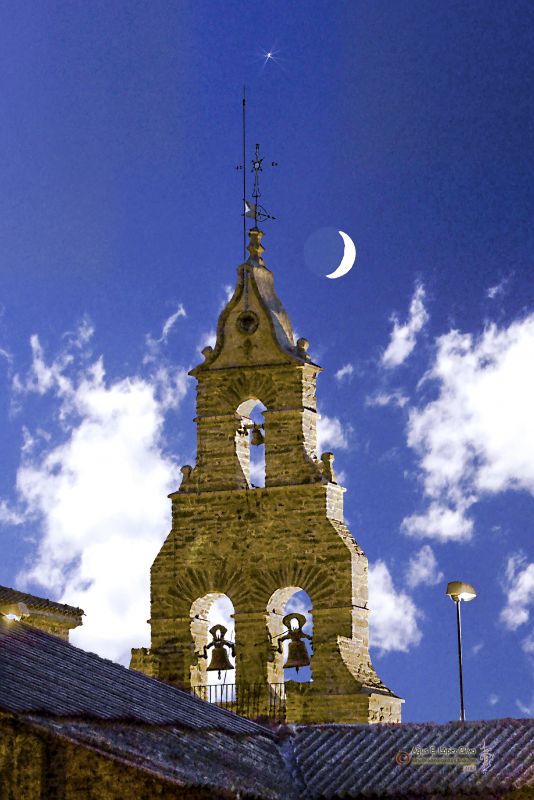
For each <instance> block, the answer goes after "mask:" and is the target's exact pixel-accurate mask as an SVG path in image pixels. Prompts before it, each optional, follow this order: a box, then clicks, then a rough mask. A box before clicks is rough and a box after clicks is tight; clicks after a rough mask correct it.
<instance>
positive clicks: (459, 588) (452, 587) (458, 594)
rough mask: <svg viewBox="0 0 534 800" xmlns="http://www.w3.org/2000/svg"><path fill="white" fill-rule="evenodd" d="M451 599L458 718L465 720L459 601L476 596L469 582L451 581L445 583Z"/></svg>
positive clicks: (467, 600)
mask: <svg viewBox="0 0 534 800" xmlns="http://www.w3.org/2000/svg"><path fill="white" fill-rule="evenodd" d="M445 593H446V594H447V595H448V596H449V597H450V598H451V600H453V601H454V602H455V603H456V625H457V628H458V666H459V669H460V719H461V721H462V722H465V708H464V681H463V675H462V620H461V617H460V603H461V602H462V600H465V601H466V602H469V600H474V599H475V597H476V596H477V593H476V592H475V590H474V588H473V587H472V586H471V584H470V583H464V582H463V581H451V582H450V583H448V584H447V590H446V592H445Z"/></svg>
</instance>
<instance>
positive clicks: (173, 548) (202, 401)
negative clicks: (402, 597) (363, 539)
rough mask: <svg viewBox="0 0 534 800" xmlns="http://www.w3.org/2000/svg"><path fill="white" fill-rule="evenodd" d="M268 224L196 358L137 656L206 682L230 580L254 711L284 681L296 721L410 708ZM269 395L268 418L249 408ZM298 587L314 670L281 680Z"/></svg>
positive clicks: (380, 717)
mask: <svg viewBox="0 0 534 800" xmlns="http://www.w3.org/2000/svg"><path fill="white" fill-rule="evenodd" d="M262 236H263V234H262V232H261V231H260V230H259V229H258V228H257V227H256V226H254V227H253V228H252V229H251V230H250V231H249V238H250V242H249V245H248V252H249V254H250V255H249V258H248V259H247V261H246V262H245V263H244V264H241V266H240V267H239V268H238V280H237V285H236V288H235V291H234V294H233V296H232V298H231V299H230V301H229V302H228V304H227V306H226V307H225V308H224V310H223V311H222V313H221V315H220V318H219V323H218V328H217V341H216V344H215V347H214V348H211V347H206V348H205V349H204V351H203V356H204V359H205V360H204V362H203V363H202V364H200V365H199V366H197V367H196V368H195V369H193V370H192V371H191V373H190V374H191V375H193V376H194V377H195V379H196V381H197V412H196V414H197V415H196V418H195V423H196V426H197V460H196V465H195V466H194V467H191V466H184V467H182V474H183V479H182V483H181V485H180V487H179V489H178V490H177V491H176V492H173V494H171V495H170V499H171V501H172V530H171V532H170V533H169V535H168V537H167V539H166V541H165V542H164V544H163V546H162V548H161V550H160V552H159V554H158V555H157V557H156V559H155V561H154V564H153V565H152V571H151V619H150V624H151V629H152V646H151V649H150V650H146V649H144V648H139V649H136V650H133V651H132V662H131V667H132V668H133V669H137V670H140V671H143V672H146V673H148V674H150V675H153V676H155V677H157V678H160V679H161V680H164V681H168V682H171V683H174V684H176V685H179V686H182V687H184V688H189V687H202V686H206V685H207V676H208V671H207V666H208V661H207V659H206V658H203V648H204V646H205V645H208V644H209V643H210V635H209V633H208V629H209V627H210V623H209V622H208V613H209V610H210V607H211V606H212V604H213V603H214V601H215V600H216V599H217V598H218V597H220V596H221V595H226V596H227V597H228V598H230V600H231V601H232V604H233V607H234V619H235V663H236V673H235V674H236V678H235V687H234V689H233V691H234V698H235V700H236V704H237V706H236V708H237V710H240V708H244V706H239V699H240V698H243V697H244V696H245V694H250V692H253V693H254V695H255V696H256V697H258V698H260V700H259V703H260V705H259V707H258V706H256V709H255V713H254V716H256V715H257V714H258V711H259V714H262V713H263V714H268V706H269V698H270V697H272V695H273V692H274V691H275V687H278V689H277V690H276V691H278V692H279V687H280V686H282V687H283V700H284V703H285V707H286V712H285V716H286V719H287V721H288V722H311V723H313V722H316V723H319V722H400V711H401V703H402V702H403V701H402V700H401V699H400V698H398V697H396V696H395V695H394V694H393V693H392V692H391V691H390V690H389V689H387V688H386V687H385V686H384V684H383V683H382V682H381V681H380V679H379V677H378V676H377V674H376V672H375V670H374V668H373V666H372V664H371V660H370V657H369V641H368V616H369V609H368V605H367V578H368V568H367V558H366V556H365V554H364V553H363V551H362V549H361V548H360V546H359V545H358V544H357V543H356V541H355V540H354V538H353V537H352V535H351V533H350V531H349V530H348V528H347V526H346V525H345V523H344V521H343V493H344V491H345V490H344V489H343V488H342V487H341V486H340V485H339V484H338V483H337V482H336V478H335V474H334V470H333V463H332V462H333V455H332V454H331V453H323V454H318V453H317V433H316V430H317V417H318V414H317V407H316V395H315V388H316V380H317V376H318V374H319V372H320V371H321V367H319V366H318V365H317V364H315V363H314V361H313V360H312V359H311V357H310V356H309V355H308V352H307V351H308V342H307V341H306V340H305V339H299V340H298V342H297V343H296V344H295V343H294V337H293V331H292V328H291V323H290V320H289V317H288V315H287V313H286V311H285V309H284V307H283V306H282V304H281V302H280V300H279V299H278V297H277V295H276V293H275V290H274V283H273V275H272V273H271V272H270V270H269V269H268V268H267V267H266V266H265V263H264V261H263V258H262V254H263V252H264V248H263V246H262V243H261V241H262ZM258 404H260V405H261V407H262V408H264V411H263V425H261V424H259V423H258V422H256V421H253V419H252V418H251V415H252V410H253V409H254V407H255V406H258ZM251 441H252V444H257V443H258V442H264V447H265V486H264V487H261V488H256V487H254V485H253V483H252V482H251V461H250V448H251ZM299 590H304V591H305V592H307V594H308V596H309V598H310V600H311V604H312V609H313V645H312V648H313V654H312V656H311V674H312V680H310V681H309V682H300V683H299V682H296V681H287V682H286V683H285V684H284V663H283V661H284V656H283V654H282V652H280V651H281V649H282V648H281V647H277V643H278V641H279V639H280V638H282V637H283V636H284V634H285V635H287V633H288V630H287V627H286V626H287V619H286V622H285V624H284V621H283V620H284V616H285V613H286V612H285V604H286V603H287V601H288V599H289V598H290V597H291V596H292V595H294V594H295V593H296V592H298V591H299ZM292 638H293V637H292ZM301 647H304V644H302V645H301ZM213 652H215V651H213ZM286 672H288V670H286ZM194 690H195V691H197V692H198V689H197V688H195V689H194ZM201 696H202V695H201ZM240 713H245V714H246V713H247V711H246V709H245V710H244V711H241V712H240ZM248 713H250V712H248ZM250 715H251V716H252V714H251V713H250Z"/></svg>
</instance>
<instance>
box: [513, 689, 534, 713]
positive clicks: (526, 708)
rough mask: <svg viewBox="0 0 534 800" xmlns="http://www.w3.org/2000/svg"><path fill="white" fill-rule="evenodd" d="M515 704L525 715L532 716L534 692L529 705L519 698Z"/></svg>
mask: <svg viewBox="0 0 534 800" xmlns="http://www.w3.org/2000/svg"><path fill="white" fill-rule="evenodd" d="M515 704H516V706H517V707H518V709H519V710H520V711H521V713H522V714H526V716H527V717H534V694H533V695H532V698H531V700H530V705H528V706H527V705H526V704H525V703H522V702H521V700H516V701H515Z"/></svg>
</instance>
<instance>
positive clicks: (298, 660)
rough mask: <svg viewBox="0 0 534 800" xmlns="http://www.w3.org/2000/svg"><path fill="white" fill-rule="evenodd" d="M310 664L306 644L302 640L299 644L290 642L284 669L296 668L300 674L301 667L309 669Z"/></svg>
mask: <svg viewBox="0 0 534 800" xmlns="http://www.w3.org/2000/svg"><path fill="white" fill-rule="evenodd" d="M309 663H310V657H309V655H308V650H307V648H306V645H305V644H304V642H303V641H302V640H301V641H299V642H289V647H288V650H287V661H286V663H285V664H284V669H289V668H290V667H295V669H296V670H297V672H298V671H299V668H300V667H307V666H308V664H309Z"/></svg>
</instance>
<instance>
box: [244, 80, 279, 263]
mask: <svg viewBox="0 0 534 800" xmlns="http://www.w3.org/2000/svg"><path fill="white" fill-rule="evenodd" d="M263 160H264V159H263V158H260V146H259V144H257V145H256V152H255V154H254V158H253V159H252V162H251V163H252V170H251V172H253V173H254V186H253V189H252V197H253V198H254V202H253V203H251V202H250V201H249V200H248V199H247V170H246V97H245V87H243V163H242V164H238V165H237V167H236V169H237V170H242V171H243V205H244V211H243V214H242V216H243V255H244V257H245V258H246V253H247V250H246V244H247V241H246V240H247V225H246V221H247V219H253V220H254V227H257V224H258V222H263V221H264V220H266V219H275V217H273V215H272V214H269V212H268V211H266V209H265V208H264V207H263V206H260V204H259V199H260V197H261V192H260V172H263V168H262V164H263ZM271 166H272V167H277V166H278V164H277V162H276V161H271Z"/></svg>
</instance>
